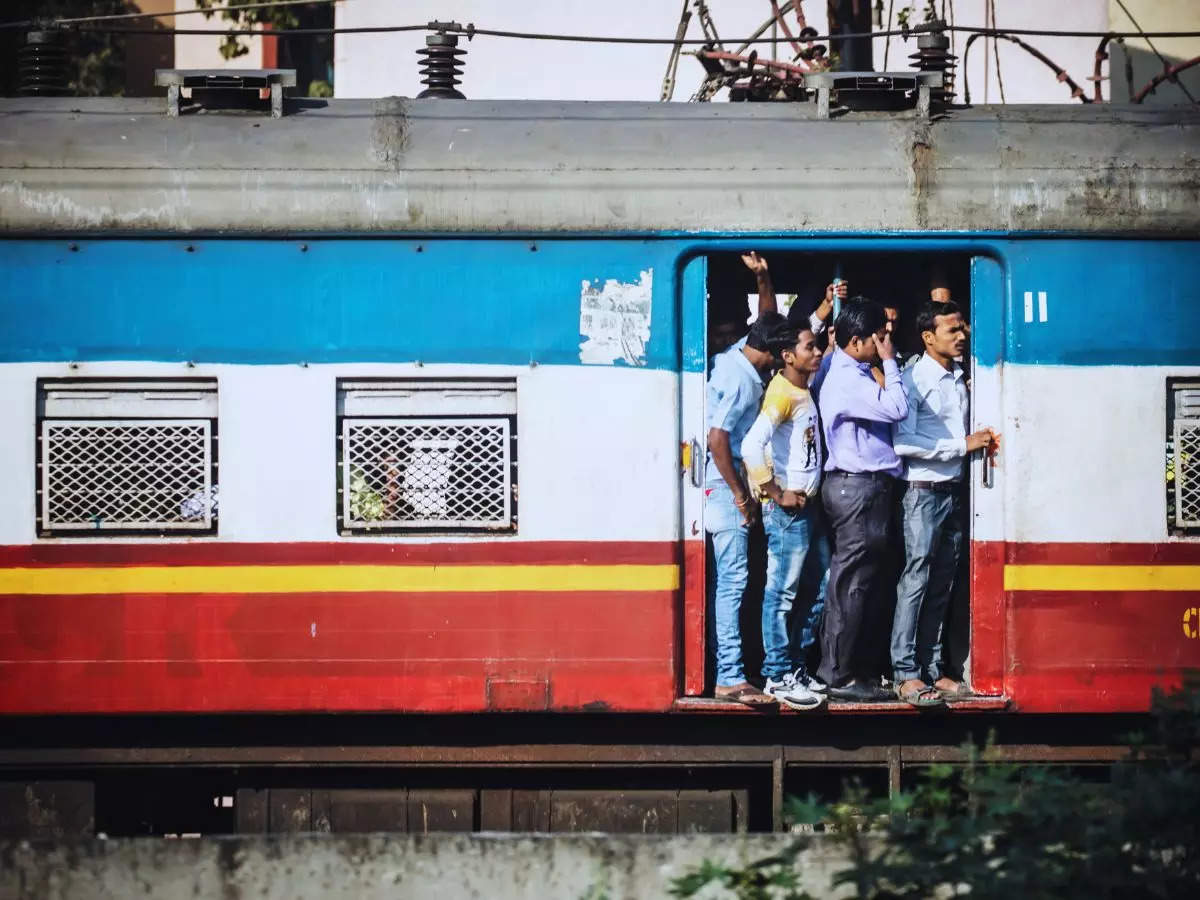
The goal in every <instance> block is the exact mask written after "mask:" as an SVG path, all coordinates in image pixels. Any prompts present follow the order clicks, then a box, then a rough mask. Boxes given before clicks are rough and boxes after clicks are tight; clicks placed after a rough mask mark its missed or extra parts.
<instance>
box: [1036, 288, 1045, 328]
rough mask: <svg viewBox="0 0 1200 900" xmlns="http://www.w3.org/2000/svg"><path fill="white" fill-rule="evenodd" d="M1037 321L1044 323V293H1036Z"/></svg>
mask: <svg viewBox="0 0 1200 900" xmlns="http://www.w3.org/2000/svg"><path fill="white" fill-rule="evenodd" d="M1038 321H1039V322H1045V321H1046V292H1045V291H1038Z"/></svg>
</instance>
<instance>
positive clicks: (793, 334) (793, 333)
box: [769, 321, 812, 362]
mask: <svg viewBox="0 0 1200 900" xmlns="http://www.w3.org/2000/svg"><path fill="white" fill-rule="evenodd" d="M802 331H812V328H811V327H810V326H809V325H807V324H806V325H805V326H804V327H803V328H797V327H796V326H795V325H794V324H793V323H792V322H791V321H788V322H787V323H786V324H785V325H784V326H783V328H781V329H780V330H779V331H777V332H776V333H775V335H774V336H773V337H772V338H771V340H770V348H769V349H770V351H771V354H772V355H773V356H774V357H775V358H776V359H777V360H779V361H780V362H783V351H784V350H794V349H795V348H796V342H797V341H798V340H800V332H802Z"/></svg>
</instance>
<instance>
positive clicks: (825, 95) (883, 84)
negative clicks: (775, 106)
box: [804, 21, 957, 119]
mask: <svg viewBox="0 0 1200 900" xmlns="http://www.w3.org/2000/svg"><path fill="white" fill-rule="evenodd" d="M942 28H943V23H942V22H940V21H933V22H929V23H927V24H926V25H925V26H923V29H928V30H922V31H920V32H919V33H918V34H917V52H916V53H914V54H912V56H911V57H909V58H910V59H911V60H912V61H913V66H914V67H915V68H916V69H917V71H916V72H912V71H907V72H813V73H810V74H808V75H805V76H804V86H805V87H806V88H807V89H808V90H809V91H811V92H814V93H815V94H816V95H817V117H818V118H821V119H828V118H829V112H830V107H831V106H834V105H837V106H841V107H843V108H844V109H852V110H893V109H912V108H914V107H915V108H916V111H917V115H918V116H923V117H927V116H929V115H930V114H931V113H932V112H933V111H934V110H935V109H937V110H941V109H944V108H945V106H946V104H948V103H949V102H950V100H951V99H952V98H953V97H954V61H955V59H957V57H955V56H954V55H952V54H951V53H950V52H949V47H950V39H949V38H948V37H947V36H946V33H945V31H943V30H942Z"/></svg>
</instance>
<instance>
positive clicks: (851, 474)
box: [829, 469, 896, 481]
mask: <svg viewBox="0 0 1200 900" xmlns="http://www.w3.org/2000/svg"><path fill="white" fill-rule="evenodd" d="M829 474H830V475H841V476H842V477H843V478H872V479H876V480H883V479H885V478H886V479H887V480H888V481H895V480H896V476H895V475H892V474H890V473H888V472H846V471H844V470H842V469H830V470H829Z"/></svg>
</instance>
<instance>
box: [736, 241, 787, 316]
mask: <svg viewBox="0 0 1200 900" xmlns="http://www.w3.org/2000/svg"><path fill="white" fill-rule="evenodd" d="M742 262H743V263H745V264H746V268H747V269H749V270H750V271H751V272H753V273H754V280H755V281H756V282H757V283H758V314H759V315H760V316H761V315H762V314H763V313H765V312H767V311H770V312H777V311H778V308H779V305H778V304H777V303H776V302H775V285H774V284H773V283H772V282H771V273H770V271H769V270H768V269H767V260H766V257H763V256H759V255H758V253H757V252H755V251H754V250H751V251H750V252H749V253H743V254H742Z"/></svg>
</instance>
